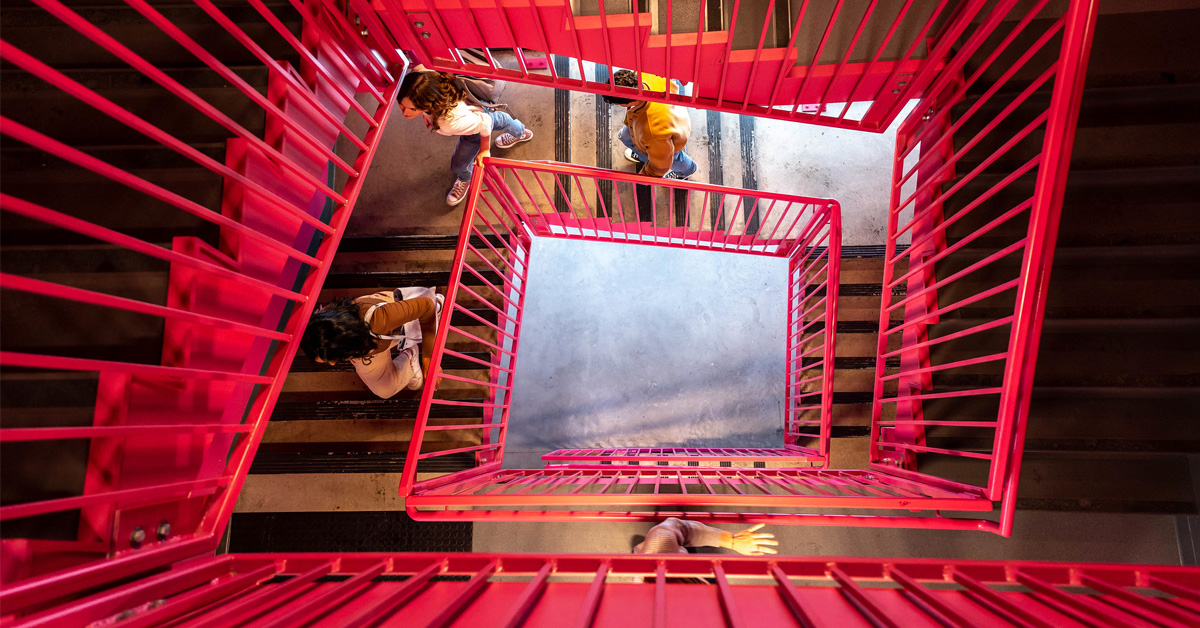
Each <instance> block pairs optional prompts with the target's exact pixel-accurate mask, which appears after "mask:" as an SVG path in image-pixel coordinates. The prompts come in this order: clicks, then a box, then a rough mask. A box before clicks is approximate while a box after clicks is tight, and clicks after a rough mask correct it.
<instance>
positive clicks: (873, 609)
mask: <svg viewBox="0 0 1200 628" xmlns="http://www.w3.org/2000/svg"><path fill="white" fill-rule="evenodd" d="M325 576H332V577H330V578H325ZM463 579H465V580H466V581H465V582H462V581H461V580H463ZM1085 587H1086V588H1085ZM58 602H59V603H56V604H54V605H53V606H51V607H49V608H47V609H45V610H43V611H41V612H39V613H36V614H30V615H26V616H24V617H21V620H20V624H19V625H21V626H51V625H52V626H68V625H70V626H83V625H107V623H108V622H111V621H113V620H114V619H115V618H116V617H117V616H118V615H120V616H122V617H123V618H122V619H121V620H120V621H119V622H118V625H121V626H124V627H141V626H153V625H164V624H166V623H168V622H172V621H177V620H180V619H183V620H184V622H185V623H184V624H183V625H187V626H193V627H198V626H231V627H232V626H248V625H254V626H281V627H282V626H297V625H313V626H330V627H332V626H338V627H339V628H351V627H354V628H359V627H365V626H374V625H397V626H399V625H404V626H450V625H453V626H482V625H489V626H490V625H503V626H512V627H516V626H525V627H527V628H537V627H542V626H544V627H553V628H558V627H560V626H571V625H574V626H580V627H593V628H601V627H616V628H619V627H625V626H629V625H653V626H657V627H659V628H667V627H670V626H686V627H687V628H709V627H713V628H717V627H720V628H728V627H747V628H749V627H751V626H799V627H803V628H835V627H836V628H841V627H844V626H892V627H901V626H903V627H905V628H908V627H915V628H925V627H929V628H937V627H944V626H953V627H956V628H968V627H970V628H975V627H981V628H991V627H1002V626H1023V627H1038V628H1050V627H1055V628H1075V627H1084V626H1088V627H1091V626H1127V625H1138V626H1142V625H1154V626H1162V627H1165V628H1184V627H1186V626H1194V625H1196V624H1197V623H1198V622H1200V569H1198V568H1196V567H1177V566H1158V565H1111V564H1096V563H1046V562H1019V561H1005V562H1001V561H947V560H929V559H905V558H849V557H776V556H772V557H746V556H736V555H712V554H705V555H692V556H688V555H654V554H645V555H629V554H607V555H606V554H565V555H564V554H557V555H548V554H434V553H427V554H418V553H414V554H369V553H363V554H227V555H224V556H217V557H210V558H207V559H204V560H200V561H195V562H192V563H188V564H186V565H179V566H176V567H175V568H173V569H171V570H169V571H165V572H161V573H157V574H147V575H145V576H143V577H141V578H139V579H137V580H135V581H133V582H130V583H128V584H124V585H122V586H117V587H113V588H111V589H107V590H103V591H100V592H97V593H94V594H92V595H90V596H88V597H86V598H83V599H80V600H73V601H65V600H64V601H58Z"/></svg>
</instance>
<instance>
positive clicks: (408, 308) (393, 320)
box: [371, 297, 437, 335]
mask: <svg viewBox="0 0 1200 628" xmlns="http://www.w3.org/2000/svg"><path fill="white" fill-rule="evenodd" d="M436 310H437V305H436V302H435V301H434V300H433V298H432V297H416V298H412V299H405V300H403V301H396V302H394V303H384V304H382V305H380V306H379V307H378V308H376V309H375V313H374V314H373V315H371V331H372V332H374V333H376V334H379V335H386V334H390V333H391V332H392V331H393V330H395V329H396V328H398V327H400V326H401V325H404V324H405V323H411V322H412V321H420V322H421V333H422V334H424V333H425V329H426V326H428V327H429V329H433V318H434V312H435V311H436Z"/></svg>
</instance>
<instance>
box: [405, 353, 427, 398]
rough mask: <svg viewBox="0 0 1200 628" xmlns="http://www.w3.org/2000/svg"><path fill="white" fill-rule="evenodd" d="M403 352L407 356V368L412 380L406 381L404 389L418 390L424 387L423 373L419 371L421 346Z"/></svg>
mask: <svg viewBox="0 0 1200 628" xmlns="http://www.w3.org/2000/svg"><path fill="white" fill-rule="evenodd" d="M404 352H405V353H407V354H408V368H409V370H411V371H412V379H410V380H408V385H407V386H405V388H407V389H409V390H420V389H421V387H422V386H424V385H425V373H424V372H422V371H421V346H420V345H413V346H411V347H409V348H407V349H405V350H404Z"/></svg>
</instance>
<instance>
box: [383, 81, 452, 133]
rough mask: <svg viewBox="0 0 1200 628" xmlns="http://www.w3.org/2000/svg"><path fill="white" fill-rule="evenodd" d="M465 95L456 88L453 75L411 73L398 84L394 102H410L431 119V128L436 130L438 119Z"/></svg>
mask: <svg viewBox="0 0 1200 628" xmlns="http://www.w3.org/2000/svg"><path fill="white" fill-rule="evenodd" d="M466 95H467V92H466V90H464V89H463V88H461V87H459V86H458V84H457V83H456V82H455V80H454V75H453V74H447V73H445V72H412V73H410V74H409V75H408V76H405V77H404V81H402V82H401V83H400V91H399V92H397V94H396V100H397V101H399V100H402V99H404V98H407V99H409V100H410V101H412V104H413V106H414V107H416V108H417V109H421V110H423V111H425V113H428V114H429V117H430V118H433V128H434V129H437V128H438V119H440V118H442V117H444V116H445V115H446V113H447V112H449V111H450V110H451V109H453V108H454V106H455V105H457V104H458V101H460V100H462V99H463V98H465V97H466Z"/></svg>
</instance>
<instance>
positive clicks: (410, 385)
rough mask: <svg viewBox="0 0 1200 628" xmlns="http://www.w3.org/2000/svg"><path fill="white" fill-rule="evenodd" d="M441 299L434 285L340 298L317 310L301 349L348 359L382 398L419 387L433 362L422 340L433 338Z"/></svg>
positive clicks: (325, 358) (328, 358) (322, 358)
mask: <svg viewBox="0 0 1200 628" xmlns="http://www.w3.org/2000/svg"><path fill="white" fill-rule="evenodd" d="M442 300H443V297H442V295H440V294H437V293H436V292H435V290H434V289H433V288H400V289H399V290H396V291H395V292H376V293H375V294H369V295H366V296H362V297H358V298H357V299H349V298H343V299H337V300H335V301H333V302H332V303H330V304H328V305H325V306H324V307H322V308H321V309H319V310H317V311H316V312H314V313H313V315H312V318H310V319H309V321H308V326H307V327H306V328H305V329H304V336H303V337H301V339H300V349H301V350H303V351H304V353H305V355H307V356H308V357H309V358H312V359H313V360H314V361H316V362H319V363H322V364H329V365H331V366H332V365H334V364H337V363H339V362H342V361H349V362H350V364H352V365H353V366H354V371H355V372H356V373H358V376H359V377H360V378H361V379H362V381H363V383H364V384H366V385H367V388H369V389H371V392H373V393H375V394H376V395H379V396H380V397H383V398H384V399H387V398H389V397H391V396H393V395H395V394H396V393H398V392H400V391H401V390H404V389H406V388H407V389H408V390H417V389H419V388H421V386H422V385H423V384H424V382H425V376H424V372H423V370H422V367H424V368H426V369H427V368H429V353H428V352H426V353H425V355H424V356H422V355H421V345H422V342H421V341H422V340H423V339H429V340H430V341H432V340H433V337H434V334H435V333H436V332H437V314H438V312H439V311H440V310H441V305H442ZM393 349H397V350H398V355H397V356H396V357H395V358H392V350H393Z"/></svg>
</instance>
